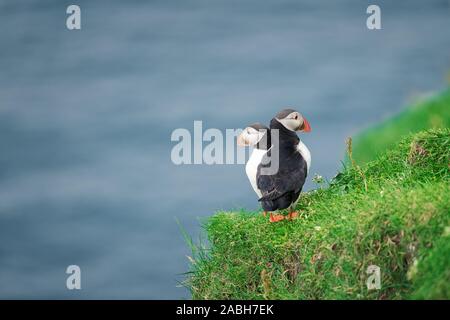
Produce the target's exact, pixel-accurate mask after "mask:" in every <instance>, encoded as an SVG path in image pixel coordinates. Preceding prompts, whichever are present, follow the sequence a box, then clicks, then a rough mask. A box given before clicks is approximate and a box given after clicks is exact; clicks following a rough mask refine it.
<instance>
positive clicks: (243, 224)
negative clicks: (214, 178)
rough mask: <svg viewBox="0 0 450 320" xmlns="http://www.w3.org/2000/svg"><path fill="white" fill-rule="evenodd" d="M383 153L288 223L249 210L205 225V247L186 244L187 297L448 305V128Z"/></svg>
mask: <svg viewBox="0 0 450 320" xmlns="http://www.w3.org/2000/svg"><path fill="white" fill-rule="evenodd" d="M448 96H449V95H448V93H447V94H444V95H443V97H444V98H445V99H447V103H446V104H445V105H444V106H445V107H446V108H450V104H448ZM433 103H436V101H434V102H433ZM445 117H446V115H444V119H445V121H448V119H447V118H445ZM399 119H401V118H399ZM402 121H404V120H402ZM389 126H391V125H389ZM389 130H392V129H389ZM402 130H403V129H402ZM402 134H403V131H402ZM389 137H390V136H389ZM364 139H366V141H369V140H368V138H364ZM359 141H362V139H361V140H359ZM359 143H361V142H359ZM367 143H370V142H367ZM390 146H391V147H390V148H389V149H387V150H385V151H383V152H380V151H378V156H376V157H375V160H373V161H370V162H367V163H366V164H365V165H364V166H361V167H359V166H358V165H356V164H353V165H352V164H349V165H348V167H347V168H344V169H343V171H342V172H341V173H340V174H339V175H338V176H337V177H336V178H335V179H333V180H332V181H331V183H330V184H329V185H327V186H325V185H321V186H319V188H318V189H316V190H314V191H312V192H308V193H306V194H304V195H303V196H302V197H301V200H300V202H299V204H298V210H299V212H300V213H301V214H300V218H299V219H297V220H295V221H292V222H288V221H282V222H279V223H275V224H270V223H268V222H267V219H265V218H264V217H262V215H261V212H246V211H240V212H218V213H216V214H215V215H213V216H212V217H210V218H208V219H207V220H206V221H205V223H204V228H205V230H206V232H207V235H208V240H209V246H208V247H205V246H202V245H200V246H195V245H192V249H193V257H192V260H191V261H192V268H191V271H190V273H189V277H188V279H187V281H186V285H187V286H188V287H189V288H190V290H191V292H192V297H193V298H194V299H408V298H409V299H449V298H450V267H449V266H450V195H449V178H450V170H449V160H450V130H449V129H448V128H445V127H444V128H440V129H429V130H425V131H421V132H418V133H414V134H409V135H406V136H405V137H404V138H403V139H402V140H401V142H399V143H397V144H394V143H390ZM357 148H358V147H357ZM356 150H357V149H356ZM370 265H376V266H378V267H379V268H380V270H381V289H379V290H368V289H367V286H366V280H367V278H368V274H367V268H368V267H369V266H370Z"/></svg>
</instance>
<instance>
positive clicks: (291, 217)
mask: <svg viewBox="0 0 450 320" xmlns="http://www.w3.org/2000/svg"><path fill="white" fill-rule="evenodd" d="M297 218H298V212H296V211H292V212H289V214H288V219H289V220H294V219H297Z"/></svg>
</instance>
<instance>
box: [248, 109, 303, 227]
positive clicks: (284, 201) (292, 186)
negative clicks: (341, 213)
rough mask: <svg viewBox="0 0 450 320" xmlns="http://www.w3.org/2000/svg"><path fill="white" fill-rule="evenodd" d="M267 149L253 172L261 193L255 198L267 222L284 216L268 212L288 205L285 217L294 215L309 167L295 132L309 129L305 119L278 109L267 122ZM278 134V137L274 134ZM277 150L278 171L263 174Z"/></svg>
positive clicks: (288, 110) (290, 111) (295, 113)
mask: <svg viewBox="0 0 450 320" xmlns="http://www.w3.org/2000/svg"><path fill="white" fill-rule="evenodd" d="M270 131H271V143H272V146H271V149H270V150H269V151H268V152H267V153H266V154H265V155H264V157H263V159H262V160H261V161H262V162H261V163H260V164H259V166H258V169H257V174H256V185H257V188H258V190H259V191H260V192H261V193H262V197H260V199H259V201H260V202H261V204H262V207H263V209H264V211H265V212H270V221H271V222H277V221H280V220H283V219H285V217H284V216H283V215H281V214H276V215H274V214H272V211H275V210H282V209H286V208H289V215H288V219H293V218H295V217H297V215H298V214H297V213H296V212H295V206H296V204H297V201H298V198H299V196H300V192H301V191H302V188H303V185H304V184H305V181H306V177H307V175H308V171H309V168H310V166H311V154H310V152H309V150H308V148H307V147H306V146H305V144H304V143H303V142H301V141H300V139H299V138H298V136H297V134H296V132H297V131H299V132H310V131H311V126H310V125H309V122H308V121H307V120H306V119H305V118H304V117H303V116H302V115H301V114H300V113H299V112H297V111H295V110H293V109H285V110H282V111H280V112H279V113H278V114H277V115H276V116H275V118H273V119H272V120H271V122H270ZM275 132H277V133H278V137H277V136H276V135H275ZM277 151H278V170H277V171H276V172H274V173H272V174H267V173H264V172H267V171H265V170H267V169H268V168H269V167H270V165H271V160H273V159H274V156H273V155H272V153H274V152H277Z"/></svg>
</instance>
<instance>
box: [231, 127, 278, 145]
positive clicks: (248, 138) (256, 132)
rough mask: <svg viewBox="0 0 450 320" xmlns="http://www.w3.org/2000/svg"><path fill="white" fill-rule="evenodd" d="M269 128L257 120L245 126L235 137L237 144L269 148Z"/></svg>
mask: <svg viewBox="0 0 450 320" xmlns="http://www.w3.org/2000/svg"><path fill="white" fill-rule="evenodd" d="M269 133H270V129H269V128H268V127H266V126H265V125H263V124H261V123H259V122H257V123H254V124H251V125H249V126H247V127H246V128H245V129H244V130H243V131H242V132H241V134H240V135H239V136H238V138H237V144H238V146H241V147H245V146H253V147H255V148H257V149H268V148H270V134H269Z"/></svg>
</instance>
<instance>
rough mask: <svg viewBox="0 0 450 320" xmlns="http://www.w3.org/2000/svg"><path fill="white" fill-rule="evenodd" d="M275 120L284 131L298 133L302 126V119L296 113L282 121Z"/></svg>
mask: <svg viewBox="0 0 450 320" xmlns="http://www.w3.org/2000/svg"><path fill="white" fill-rule="evenodd" d="M275 119H277V121H278V122H279V123H281V124H282V125H283V126H284V127H285V128H286V129H288V130H291V131H298V130H299V129H300V128H301V126H302V125H303V117H302V115H301V114H300V113H298V112H296V111H295V112H292V113H290V114H288V115H287V116H286V117H285V118H283V119H278V118H275Z"/></svg>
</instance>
